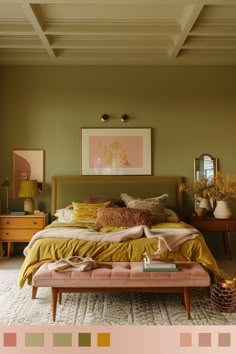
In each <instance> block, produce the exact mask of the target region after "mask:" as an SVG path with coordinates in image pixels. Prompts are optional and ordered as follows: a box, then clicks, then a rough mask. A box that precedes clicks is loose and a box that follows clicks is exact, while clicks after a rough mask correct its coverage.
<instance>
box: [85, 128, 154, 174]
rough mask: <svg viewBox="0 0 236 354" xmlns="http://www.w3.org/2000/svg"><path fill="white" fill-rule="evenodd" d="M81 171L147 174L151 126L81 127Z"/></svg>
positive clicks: (150, 167) (86, 172)
mask: <svg viewBox="0 0 236 354" xmlns="http://www.w3.org/2000/svg"><path fill="white" fill-rule="evenodd" d="M81 132H82V137H81V153H82V157H81V161H82V162H81V174H82V175H151V174H152V166H151V128H82V129H81Z"/></svg>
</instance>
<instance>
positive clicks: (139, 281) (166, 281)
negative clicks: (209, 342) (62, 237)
mask: <svg viewBox="0 0 236 354" xmlns="http://www.w3.org/2000/svg"><path fill="white" fill-rule="evenodd" d="M177 263H178V268H179V271H178V272H143V270H142V264H141V263H140V262H113V263H111V268H110V269H109V268H105V267H104V268H102V267H101V268H96V269H93V270H91V271H84V272H79V271H76V270H75V271H71V272H63V273H61V272H58V271H55V270H50V269H49V268H48V263H45V264H43V265H42V266H41V267H40V268H39V269H38V270H37V272H36V273H35V274H34V276H33V280H32V285H33V289H32V298H33V299H35V297H36V293H37V288H38V287H51V290H52V317H53V321H55V319H56V307H57V298H58V295H59V303H61V294H62V293H71V292H72V293H75V292H95V291H117V292H120V291H128V292H166V293H180V294H183V296H184V304H185V308H186V312H187V317H188V319H190V292H189V290H190V288H192V287H208V286H210V277H209V274H208V273H207V271H206V270H205V269H204V268H203V267H202V266H201V265H200V264H198V263H194V262H177ZM106 264H107V263H106Z"/></svg>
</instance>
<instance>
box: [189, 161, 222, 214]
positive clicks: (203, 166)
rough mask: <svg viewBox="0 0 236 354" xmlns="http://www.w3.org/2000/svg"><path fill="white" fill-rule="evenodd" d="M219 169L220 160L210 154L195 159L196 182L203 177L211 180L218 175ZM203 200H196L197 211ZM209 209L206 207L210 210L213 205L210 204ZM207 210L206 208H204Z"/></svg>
mask: <svg viewBox="0 0 236 354" xmlns="http://www.w3.org/2000/svg"><path fill="white" fill-rule="evenodd" d="M218 168H219V163H218V158H216V157H213V156H212V155H210V154H202V155H200V156H199V157H195V159H194V182H197V181H200V179H201V178H202V177H205V178H207V179H208V178H211V177H214V176H215V175H216V173H217V172H218ZM201 202H203V200H201V198H198V199H196V200H195V203H194V204H195V210H196V209H198V208H199V207H200V206H201ZM208 205H209V209H208V206H206V209H207V210H210V209H211V207H212V205H210V204H209V201H208ZM204 208H205V206H204Z"/></svg>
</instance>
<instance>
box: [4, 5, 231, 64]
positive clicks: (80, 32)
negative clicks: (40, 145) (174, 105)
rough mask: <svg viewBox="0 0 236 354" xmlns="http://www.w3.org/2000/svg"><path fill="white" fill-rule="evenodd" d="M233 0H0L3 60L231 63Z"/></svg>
mask: <svg viewBox="0 0 236 354" xmlns="http://www.w3.org/2000/svg"><path fill="white" fill-rule="evenodd" d="M235 57H236V0H214V1H213V0H212V1H211V0H205V1H204V0H165V1H164V0H70V1H67V0H8V1H7V0H5V1H4V0H0V65H10V64H27V65H28V64H52V65H57V64H59V65H61V64H66V65H67V64H73V65H76V64H78V65H81V64H133V65H135V64H146V65H148V64H152V65H153V64H157V65H159V64H161V65H163V64H164V65H165V64H166V65H178V64H180V65H182V64H191V65H204V64H205V65H206V64H207V65H215V64H217V65H219V64H220V65H228V64H229V65H235V64H236V58H235Z"/></svg>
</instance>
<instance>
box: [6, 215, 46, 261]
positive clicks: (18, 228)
mask: <svg viewBox="0 0 236 354" xmlns="http://www.w3.org/2000/svg"><path fill="white" fill-rule="evenodd" d="M47 224H48V214H43V215H24V216H15V215H0V242H7V243H8V245H7V256H8V257H10V255H11V253H12V252H13V245H14V242H29V241H30V239H31V237H32V236H33V235H34V234H35V233H36V232H37V231H40V230H42V229H43V228H44V227H45V226H46V225H47Z"/></svg>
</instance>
